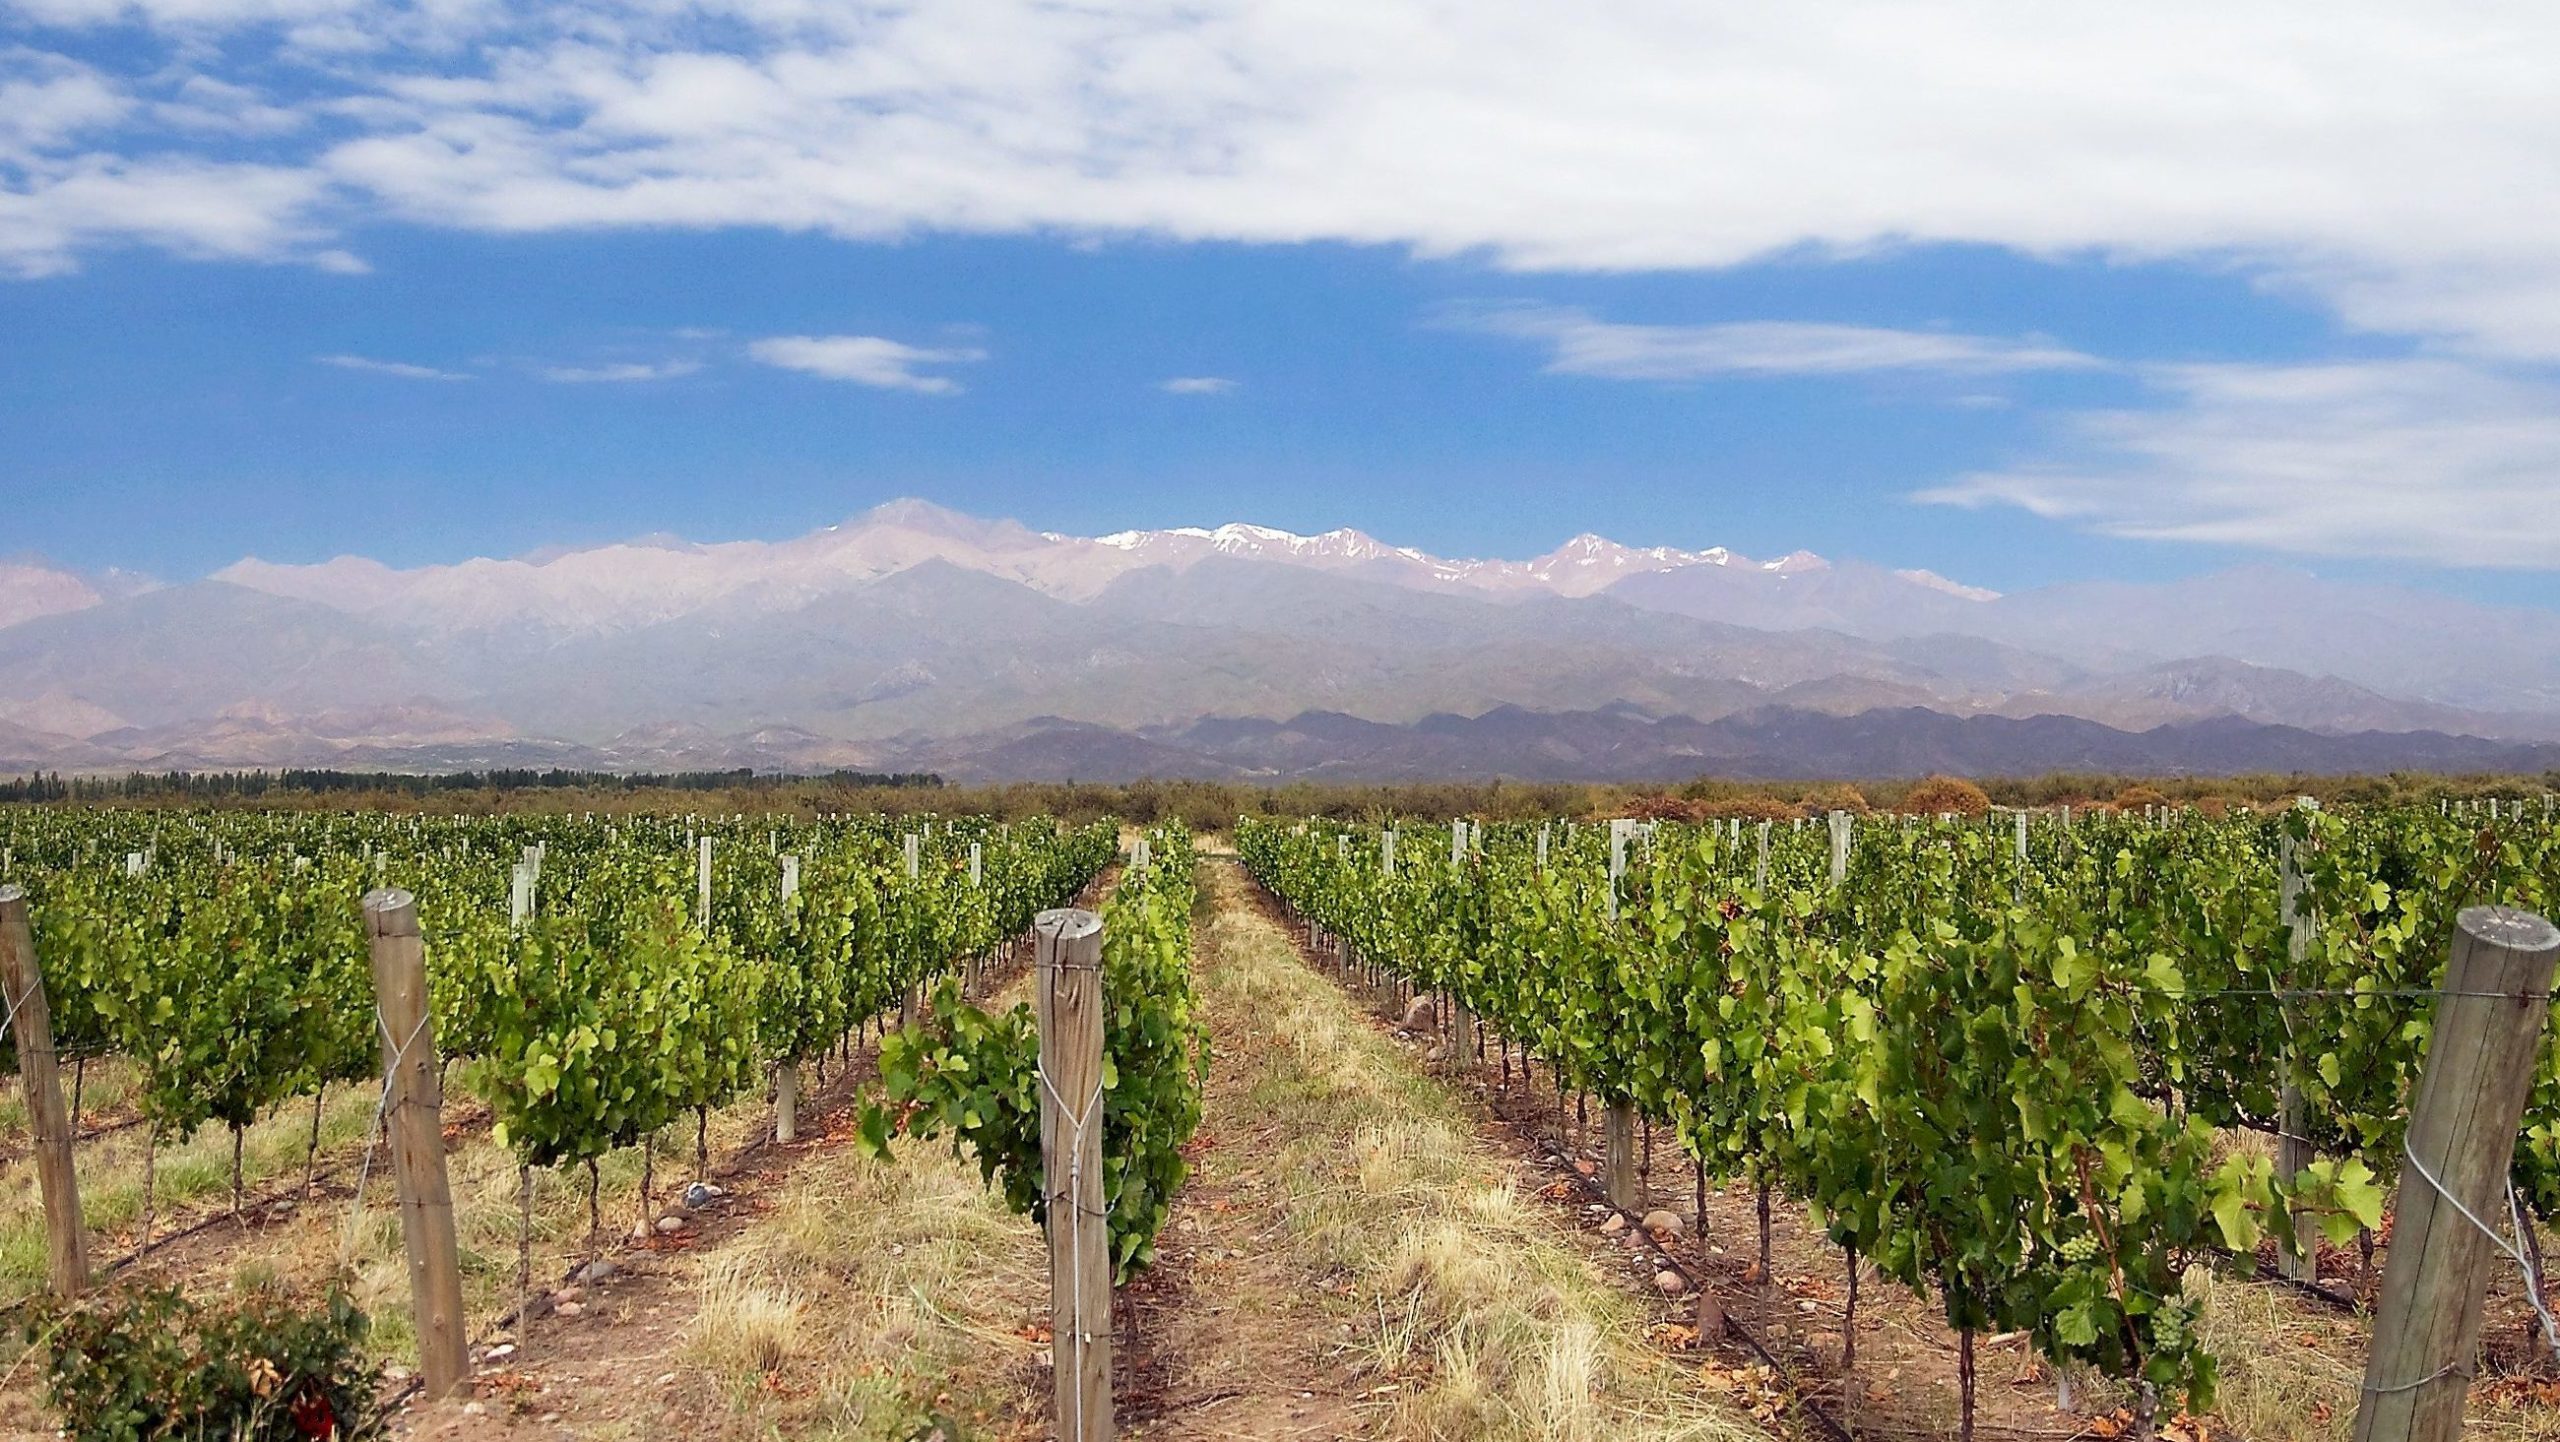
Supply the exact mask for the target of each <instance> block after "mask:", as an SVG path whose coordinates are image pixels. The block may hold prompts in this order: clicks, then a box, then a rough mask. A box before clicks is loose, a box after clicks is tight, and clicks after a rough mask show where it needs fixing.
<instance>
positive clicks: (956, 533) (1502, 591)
mask: <svg viewBox="0 0 2560 1442" xmlns="http://www.w3.org/2000/svg"><path fill="white" fill-rule="evenodd" d="M1209 561H1241V562H1251V563H1255V564H1269V565H1287V566H1295V567H1302V568H1309V569H1314V570H1319V571H1329V572H1340V573H1343V574H1345V575H1350V576H1357V577H1359V578H1360V579H1362V580H1366V581H1373V582H1382V583H1386V584H1390V585H1399V586H1406V587H1410V588H1414V589H1419V590H1427V591H1439V592H1445V593H1454V594H1471V595H1481V596H1496V597H1505V596H1523V597H1528V596H1539V595H1548V596H1563V597H1568V598H1573V597H1584V596H1593V595H1597V594H1599V593H1601V592H1603V591H1606V590H1608V589H1610V588H1611V587H1613V586H1615V585H1617V584H1618V583H1619V582H1621V581H1626V580H1629V579H1631V578H1634V577H1638V576H1648V575H1657V574H1661V573H1666V572H1677V571H1684V570H1688V569H1690V568H1694V567H1712V568H1718V569H1722V570H1727V571H1732V572H1735V573H1737V574H1738V573H1744V572H1748V573H1752V574H1757V575H1767V576H1769V577H1771V578H1773V579H1779V580H1783V579H1785V578H1787V577H1789V576H1793V575H1798V574H1803V573H1806V572H1810V571H1816V570H1821V569H1825V568H1827V567H1828V566H1829V565H1830V562H1828V561H1826V560H1824V559H1823V558H1821V557H1819V556H1816V555H1814V554H1813V553H1811V552H1809V551H1797V552H1794V553H1792V554H1790V555H1787V556H1783V557H1780V558H1779V559H1777V560H1774V561H1766V562H1755V561H1751V560H1749V559H1748V558H1745V557H1743V556H1740V555H1737V554H1735V553H1734V552H1733V551H1731V550H1729V549H1727V548H1725V547H1723V546H1714V547H1710V548H1708V549H1705V550H1697V551H1691V550H1683V549H1680V548H1678V547H1675V546H1630V545H1626V544H1623V543H1621V542H1618V541H1613V540H1611V539H1609V538H1608V537H1606V536H1602V535H1599V534H1597V533H1594V532H1587V531H1586V532H1584V533H1583V534H1581V535H1578V536H1575V537H1573V538H1572V539H1571V540H1568V541H1566V542H1565V543H1564V544H1562V545H1560V546H1558V547H1556V548H1555V549H1554V550H1552V551H1549V552H1548V553H1546V554H1545V555H1542V556H1538V557H1535V558H1533V559H1530V560H1525V561H1513V560H1501V559H1468V558H1455V559H1453V558H1449V557H1444V556H1438V555H1434V554H1432V553H1430V552H1427V551H1423V550H1419V549H1416V548H1414V547H1410V546H1390V545H1388V544H1387V543H1385V542H1383V541H1380V540H1379V539H1378V538H1376V537H1375V536H1372V535H1370V534H1368V533H1367V532H1365V531H1359V530H1355V529H1352V528H1351V527H1348V526H1344V527H1337V528H1335V529H1333V530H1329V531H1323V532H1319V533H1316V534H1313V535H1308V534H1302V533H1300V532H1296V531H1291V530H1285V529H1282V528H1280V527H1277V526H1266V525H1259V524H1255V523H1251V522H1244V521H1230V522H1227V523H1224V524H1221V525H1216V526H1171V527H1166V528H1163V529H1159V530H1126V531H1114V532H1112V533H1110V534H1107V535H1102V536H1094V537H1081V536H1072V535H1066V534H1062V533H1059V532H1054V531H1053V532H1035V531H1032V530H1030V529H1028V528H1027V527H1024V526H1022V525H1020V524H1019V523H1017V522H1013V521H1007V520H996V521H989V520H981V519H979V518H977V517H974V516H969V515H965V514H962V513H960V512H957V511H953V510H949V509H946V508H944V507H941V506H937V505H933V504H931V503H929V502H925V501H916V500H901V501H891V502H889V503H887V504H885V505H881V506H877V507H874V508H873V509H872V510H870V511H868V512H865V513H863V514H862V515H859V516H856V517H853V518H852V519H850V520H847V521H843V522H840V523H838V524H836V525H832V526H828V527H825V528H823V529H821V530H817V531H813V532H810V533H809V534H807V535H804V536H801V537H798V538H796V539H792V540H787V541H772V542H768V541H719V542H709V543H696V542H688V541H685V540H683V539H681V538H678V537H674V536H667V535H649V536H643V537H639V538H637V539H634V540H630V541H621V542H615V543H612V544H607V545H601V546H588V547H583V548H581V547H568V548H554V549H547V550H544V551H540V552H536V553H533V554H530V555H526V556H520V557H516V558H513V559H507V560H497V559H488V558H481V559H475V560H468V561H463V562H459V563H456V564H453V565H445V566H424V567H417V568H413V569H407V570H402V569H396V568H393V567H390V566H386V565H383V564H382V563H380V562H378V561H373V560H369V559H366V558H364V557H360V556H341V557H338V558H336V559H334V560H328V561H322V562H318V563H313V564H305V565H294V564H279V563H276V562H270V561H262V560H257V559H248V560H243V561H240V562H238V563H237V564H235V565H232V566H230V567H228V568H226V569H225V570H223V571H221V572H218V573H217V574H216V576H215V579H217V580H221V581H226V582H229V583H231V584H233V585H238V586H244V587H248V588H250V589H252V590H258V591H264V592H267V593H269V594H272V595H279V596H286V597H291V598H294V599H298V600H302V601H307V602H311V603H314V604H317V605H320V606H325V607H328V608H330V609H333V610H339V611H345V612H350V613H353V614H357V615H363V616H368V617H373V618H376V619H379V620H383V621H386V622H390V623H393V624H396V625H398V626H400V627H401V628H403V629H415V630H424V631H429V632H436V633H461V632H473V631H486V630H496V629H509V630H529V631H532V632H535V633H538V634H547V635H552V636H569V635H582V634H595V633H612V632H622V631H630V630H634V629H636V628H639V627H644V626H652V625H658V624H662V623H665V622H668V621H671V620H675V619H678V618H680V617H684V616H688V615H693V614H696V613H701V612H706V611H711V610H713V609H714V608H719V609H720V611H721V613H722V614H744V613H771V612H778V611H787V610H793V609H797V608H799V607H802V606H805V605H808V604H809V603H811V602H812V601H815V600H817V599H819V598H820V597H823V596H826V595H829V594H832V593H835V592H839V591H843V590H845V589H847V588H849V587H854V586H860V585H865V584H868V583H870V582H874V581H878V580H881V579H883V578H885V577H888V576H892V575H895V574H898V573H899V572H902V571H907V570H910V569H913V568H915V567H917V566H922V565H926V564H928V563H940V564H944V565H948V566H952V567H956V568H958V569H960V570H964V571H975V572H978V573H981V574H985V575H991V576H996V577H999V578H1002V579H1004V580H1009V581H1015V582H1019V583H1020V584H1022V585H1025V586H1028V587H1030V588H1032V589H1033V590H1036V591H1040V592H1043V593H1045V594H1047V595H1050V596H1054V597H1057V598H1059V599H1061V600H1066V601H1070V602H1082V601H1087V600H1090V599H1092V598H1094V597H1096V596H1099V595H1100V594H1101V593H1102V592H1103V591H1104V590H1106V589H1107V588H1109V587H1110V586H1111V585H1112V583H1113V582H1115V581H1117V580H1118V579H1120V578H1121V577H1122V576H1125V575H1128V574H1130V573H1131V572H1134V571H1139V570H1144V569H1147V568H1151V567H1166V568H1170V569H1173V570H1177V571H1180V570H1188V569H1190V568H1191V567H1193V566H1197V565H1200V564H1202V563H1204V562H1209ZM1900 579H1901V580H1903V581H1905V582H1907V583H1909V584H1911V585H1914V586H1919V587H1925V588H1927V589H1929V590H1931V591H1934V592H1938V593H1942V594H1944V595H1949V596H1958V597H1963V598H1965V599H1969V600H1978V599H1986V598H1987V597H1988V596H1989V593H1987V592H1981V591H1979V590H1978V589H1977V588H1974V587H1969V586H1964V585H1961V584H1959V583H1957V582H1954V581H1949V580H1947V579H1946V578H1944V577H1942V576H1938V575H1937V574H1936V573H1934V572H1906V573H1902V574H1901V576H1900ZM11 580H12V578H11V577H9V576H8V575H6V574H0V602H5V601H6V600H7V599H8V597H7V593H8V592H9V591H10V590H11V589H12V585H11ZM16 588H17V589H18V590H20V591H21V592H25V591H27V590H29V589H31V588H35V589H42V590H43V592H44V599H43V600H41V601H38V602H34V603H33V604H34V606H35V607H36V609H37V610H39V611H41V610H45V609H67V608H77V607H79V606H82V605H87V604H95V603H96V600H97V599H98V598H97V597H96V595H95V593H94V592H92V593H86V594H82V593H77V592H72V591H68V590H66V589H64V588H62V587H61V586H60V585H59V583H58V582H54V581H52V579H51V578H49V577H48V578H46V580H45V584H44V585H42V586H41V587H37V584H36V582H35V581H34V580H33V579H31V578H27V577H20V578H17V579H16ZM20 604H21V605H22V606H25V605H27V604H28V603H27V602H24V601H22V602H21V603H20ZM6 620H7V607H6V606H5V605H0V624H6Z"/></svg>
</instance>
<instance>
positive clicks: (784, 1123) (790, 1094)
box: [773, 856, 800, 1144]
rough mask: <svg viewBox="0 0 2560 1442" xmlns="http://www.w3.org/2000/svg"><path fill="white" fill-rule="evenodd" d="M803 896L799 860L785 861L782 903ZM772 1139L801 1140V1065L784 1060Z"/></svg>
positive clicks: (778, 1069)
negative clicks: (801, 894) (801, 893)
mask: <svg viewBox="0 0 2560 1442" xmlns="http://www.w3.org/2000/svg"><path fill="white" fill-rule="evenodd" d="M799 894H800V858H799V857H797V856H785V857H783V858H782V901H783V904H784V905H785V906H788V905H789V904H790V903H791V901H792V900H793V898H795V897H797V896H799ZM773 1139H774V1140H775V1141H777V1142H782V1143H785V1144H788V1143H791V1142H796V1141H798V1140H800V1064H799V1063H798V1062H796V1061H793V1060H791V1059H790V1058H788V1057H785V1058H784V1059H783V1060H782V1061H781V1062H779V1063H778V1064H776V1065H775V1067H774V1071H773Z"/></svg>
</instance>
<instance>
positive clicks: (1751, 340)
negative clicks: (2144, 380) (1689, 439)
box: [1436, 305, 2102, 381]
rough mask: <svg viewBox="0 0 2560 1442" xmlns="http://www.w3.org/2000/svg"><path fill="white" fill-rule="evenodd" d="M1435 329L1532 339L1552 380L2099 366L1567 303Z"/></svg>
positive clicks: (2051, 349)
mask: <svg viewBox="0 0 2560 1442" xmlns="http://www.w3.org/2000/svg"><path fill="white" fill-rule="evenodd" d="M1436 319H1437V320H1438V322H1439V323H1440V324H1443V325H1448V326H1453V327H1457V328H1459V329H1464V330H1475V331H1483V332H1485V333H1487V334H1490V335H1499V336H1509V337H1512V338H1515V339H1519V340H1527V341H1535V342H1537V343H1539V344H1541V345H1544V346H1546V347H1547V350H1548V357H1547V364H1546V369H1547V371H1548V372H1549V373H1550V374H1554V375H1578V376H1598V377H1602V378H1604V379H1608V380H1634V381H1684V380H1705V379H1709V378H1711V377H1717V376H1744V377H1749V376H1763V377H1768V376H1838V375H1856V374H1860V373H1863V372H1871V371H1915V372H1934V373H1938V374H1945V375H1959V376H1986V375H1999V374H2004V373H2008V372H2014V371H2038V370H2087V369H2093V368H2095V367H2097V366H2099V365H2101V364H2102V362H2100V361H2099V360H2097V359H2096V358H2095V357H2093V356H2088V355H2084V354H2082V353H2080V352H2079V351H2075V350H2071V349H2069V348H2067V347H2063V346H2058V345H2054V344H2052V343H2050V342H2046V341H2040V340H2009V339H2004V338H2001V337H1997V336H1978V335H1960V334H1955V333H1951V332H1945V331H1923V330H1892V329H1888V328H1885V327H1881V326H1863V325H1827V324H1819V323H1814V322H1808V321H1726V322H1720V323H1717V324H1712V325H1630V324H1625V323H1622V322H1617V321H1605V320H1601V319H1599V318H1598V317H1596V316H1593V315H1592V314H1590V313H1589V312H1588V311H1582V310H1576V309H1573V308H1571V307H1567V306H1545V305H1468V306H1455V307H1451V308H1449V309H1446V310H1443V311H1441V312H1439V313H1438V315H1437V316H1436Z"/></svg>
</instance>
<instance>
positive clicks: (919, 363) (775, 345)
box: [747, 335, 987, 396]
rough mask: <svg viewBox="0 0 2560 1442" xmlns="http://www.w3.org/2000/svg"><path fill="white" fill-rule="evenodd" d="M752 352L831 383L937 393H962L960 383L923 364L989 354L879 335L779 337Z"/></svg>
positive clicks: (756, 344)
mask: <svg viewBox="0 0 2560 1442" xmlns="http://www.w3.org/2000/svg"><path fill="white" fill-rule="evenodd" d="M747 354H748V355H750V356H753V357H754V358H755V359H757V360H760V361H762V362H764V363H765V364H766V365H769V366H779V367H781V368H782V369H784V370H794V371H805V372H807V373H808V374H810V375H813V376H824V377H826V378H827V379H828V380H831V381H851V382H853V383H854V384H856V385H865V386H878V387H880V388H882V389H884V390H905V391H922V392H923V393H925V394H926V395H935V396H947V395H957V394H958V393H959V391H960V383H959V382H958V381H955V380H953V379H951V378H950V377H949V376H943V375H933V374H930V373H927V372H925V371H923V370H921V369H919V367H923V366H937V365H958V364H962V363H965V362H968V361H979V360H985V359H986V358H987V353H986V352H985V351H982V350H974V349H969V348H966V347H946V348H942V349H933V348H929V347H925V346H912V345H903V344H900V343H899V342H897V341H893V340H888V339H885V338H883V337H881V336H876V335H784V336H774V337H772V338H770V339H767V340H760V341H756V342H754V343H753V344H751V345H749V346H748V347H747Z"/></svg>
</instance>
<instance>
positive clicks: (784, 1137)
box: [773, 841, 826, 1145]
mask: <svg viewBox="0 0 2560 1442" xmlns="http://www.w3.org/2000/svg"><path fill="white" fill-rule="evenodd" d="M775 844H776V845H779V844H780V842H779V841H777V842H776V843H775ZM799 895H800V858H799V857H798V856H785V857H783V858H782V904H783V905H784V906H785V907H788V906H789V905H790V904H791V903H792V902H793V901H795V900H797V899H798V898H799ZM820 1056H821V1060H820V1063H819V1066H820V1070H821V1073H822V1075H821V1076H820V1077H819V1080H821V1081H824V1080H825V1079H826V1078H825V1076H824V1075H823V1071H824V1068H825V1062H824V1053H821V1054H820ZM773 1139H774V1140H775V1141H777V1142H781V1143H783V1144H784V1145H789V1144H790V1143H792V1142H796V1141H798V1140H800V1063H798V1062H796V1061H793V1060H791V1059H790V1058H787V1057H786V1058H784V1059H783V1061H782V1063H781V1064H780V1065H779V1066H777V1067H776V1068H775V1069H774V1073H773Z"/></svg>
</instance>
